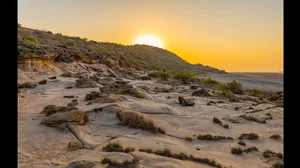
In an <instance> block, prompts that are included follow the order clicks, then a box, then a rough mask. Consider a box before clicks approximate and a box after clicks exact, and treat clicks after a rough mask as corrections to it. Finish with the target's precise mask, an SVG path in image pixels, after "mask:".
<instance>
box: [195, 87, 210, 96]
mask: <svg viewBox="0 0 300 168" xmlns="http://www.w3.org/2000/svg"><path fill="white" fill-rule="evenodd" d="M192 96H203V97H208V96H211V94H210V93H209V92H208V91H207V90H206V89H203V88H202V89H197V90H195V91H194V92H193V93H192Z"/></svg>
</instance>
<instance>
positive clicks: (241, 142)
mask: <svg viewBox="0 0 300 168" xmlns="http://www.w3.org/2000/svg"><path fill="white" fill-rule="evenodd" d="M238 144H239V145H242V146H246V143H245V142H244V141H239V142H238Z"/></svg>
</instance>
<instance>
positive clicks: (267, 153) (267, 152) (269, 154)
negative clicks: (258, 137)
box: [262, 150, 283, 159]
mask: <svg viewBox="0 0 300 168" xmlns="http://www.w3.org/2000/svg"><path fill="white" fill-rule="evenodd" d="M262 156H263V157H264V158H270V157H277V158H279V159H282V158H283V154H282V153H280V152H279V153H275V152H273V151H271V150H265V151H264V152H263V153H262Z"/></svg>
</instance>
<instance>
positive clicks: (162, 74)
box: [147, 71, 169, 80]
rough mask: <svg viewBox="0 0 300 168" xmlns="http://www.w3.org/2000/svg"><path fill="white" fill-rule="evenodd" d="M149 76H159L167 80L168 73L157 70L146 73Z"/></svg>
mask: <svg viewBox="0 0 300 168" xmlns="http://www.w3.org/2000/svg"><path fill="white" fill-rule="evenodd" d="M147 76H149V77H151V78H160V79H162V80H168V79H169V74H168V73H166V72H162V71H158V72H151V73H148V75H147Z"/></svg>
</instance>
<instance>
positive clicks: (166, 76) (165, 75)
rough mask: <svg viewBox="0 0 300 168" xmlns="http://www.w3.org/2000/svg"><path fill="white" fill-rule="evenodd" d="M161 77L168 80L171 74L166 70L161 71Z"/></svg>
mask: <svg viewBox="0 0 300 168" xmlns="http://www.w3.org/2000/svg"><path fill="white" fill-rule="evenodd" d="M159 78H160V79H162V80H168V79H169V74H168V73H166V72H160V73H159Z"/></svg>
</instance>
